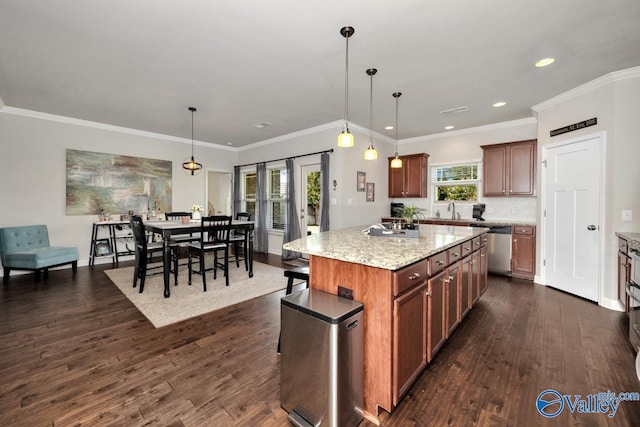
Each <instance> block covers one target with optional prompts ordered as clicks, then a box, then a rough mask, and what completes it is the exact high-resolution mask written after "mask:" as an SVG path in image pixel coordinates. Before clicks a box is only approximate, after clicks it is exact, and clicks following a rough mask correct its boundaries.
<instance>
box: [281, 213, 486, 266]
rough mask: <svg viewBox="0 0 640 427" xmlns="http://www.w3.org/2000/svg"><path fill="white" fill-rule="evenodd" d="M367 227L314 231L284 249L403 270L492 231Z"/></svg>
mask: <svg viewBox="0 0 640 427" xmlns="http://www.w3.org/2000/svg"><path fill="white" fill-rule="evenodd" d="M367 227H368V226H359V227H351V228H344V229H340V230H333V231H327V232H324V233H320V234H313V235H310V236H307V237H303V238H301V239H298V240H294V241H292V242H289V243H285V244H284V246H283V248H284V249H287V250H289V251H295V252H301V253H304V254H308V255H317V256H321V257H325V258H330V259H335V260H338V261H346V262H352V263H356V264H362V265H365V266H368V267H377V268H382V269H385V270H399V269H400V268H402V267H404V266H407V265H409V264H412V263H414V262H417V261H420V260H422V259H424V258H427V257H429V256H431V255H433V254H435V253H438V252H442V251H443V250H445V249H448V248H450V247H453V246H455V245H457V244H459V243H462V242H464V241H467V240H469V239H472V238H474V237H476V236H479V235H481V234H484V233H486V232H487V231H488V230H487V229H486V228H484V227H465V226H462V227H452V226H445V225H429V224H421V225H419V230H420V237H418V238H409V237H386V236H369V235H365V234H364V233H363V232H362V230H363V229H365V228H367Z"/></svg>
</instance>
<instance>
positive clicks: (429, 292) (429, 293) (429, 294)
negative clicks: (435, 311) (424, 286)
mask: <svg viewBox="0 0 640 427" xmlns="http://www.w3.org/2000/svg"><path fill="white" fill-rule="evenodd" d="M424 294H425V295H426V296H428V297H430V296H431V295H433V294H432V293H431V291H426V292H425V293H424Z"/></svg>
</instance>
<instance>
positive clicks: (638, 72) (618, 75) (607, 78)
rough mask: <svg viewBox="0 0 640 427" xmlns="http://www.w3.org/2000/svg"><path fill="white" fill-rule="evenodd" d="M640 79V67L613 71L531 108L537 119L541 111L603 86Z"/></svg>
mask: <svg viewBox="0 0 640 427" xmlns="http://www.w3.org/2000/svg"><path fill="white" fill-rule="evenodd" d="M636 77H640V67H633V68H627V69H626V70H620V71H613V72H611V73H609V74H605V75H604V76H602V77H598V78H597V79H594V80H591V81H590V82H587V83H585V84H583V85H580V86H578V87H576V88H574V89H571V90H569V91H567V92H564V93H561V94H560V95H557V96H554V97H553V98H550V99H547V100H546V101H542V102H540V103H539V104H536V105H534V106H533V107H531V110H532V111H533V113H534V115H535V116H536V117H537V114H538V113H539V112H540V111H543V110H546V109H547V108H551V107H554V106H556V105H558V104H561V103H563V102H566V101H568V100H570V99H573V98H575V97H577V96H580V95H584V94H585V93H588V92H592V91H594V90H596V89H599V88H601V87H603V86H606V85H609V84H612V83H615V82H619V81H621V80H626V79H632V78H636Z"/></svg>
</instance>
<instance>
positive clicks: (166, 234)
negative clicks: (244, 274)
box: [144, 220, 254, 298]
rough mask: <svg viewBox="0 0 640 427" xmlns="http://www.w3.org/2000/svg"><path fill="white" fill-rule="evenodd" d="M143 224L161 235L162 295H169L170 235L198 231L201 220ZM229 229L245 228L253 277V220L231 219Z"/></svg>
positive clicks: (147, 222) (248, 258)
mask: <svg viewBox="0 0 640 427" xmlns="http://www.w3.org/2000/svg"><path fill="white" fill-rule="evenodd" d="M144 226H145V228H146V229H147V231H150V232H152V233H156V234H159V235H161V236H162V253H163V257H162V258H163V273H164V297H165V298H169V297H170V296H171V291H170V289H171V287H170V286H169V282H170V270H171V246H170V243H171V236H174V235H176V234H189V233H199V232H200V231H201V230H202V228H201V222H200V221H198V220H191V221H189V222H188V223H181V222H176V221H145V222H144ZM231 230H245V232H246V234H247V245H248V247H247V261H248V265H249V277H253V230H254V222H253V221H241V220H233V221H232V222H231Z"/></svg>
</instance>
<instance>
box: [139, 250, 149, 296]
mask: <svg viewBox="0 0 640 427" xmlns="http://www.w3.org/2000/svg"><path fill="white" fill-rule="evenodd" d="M140 258H141V262H140V270H139V271H140V290H139V291H138V292H139V293H142V291H143V290H144V281H145V279H146V278H147V258H146V257H140Z"/></svg>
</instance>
